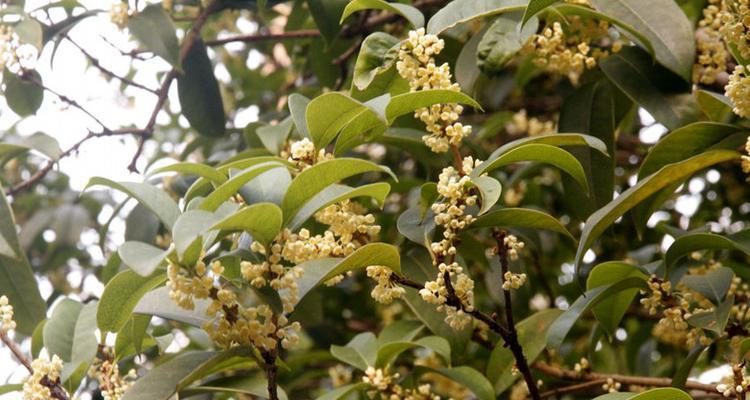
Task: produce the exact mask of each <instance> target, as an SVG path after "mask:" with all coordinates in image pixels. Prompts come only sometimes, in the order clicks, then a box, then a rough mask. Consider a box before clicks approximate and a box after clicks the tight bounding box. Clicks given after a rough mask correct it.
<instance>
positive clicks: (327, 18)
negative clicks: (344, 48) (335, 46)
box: [306, 0, 349, 44]
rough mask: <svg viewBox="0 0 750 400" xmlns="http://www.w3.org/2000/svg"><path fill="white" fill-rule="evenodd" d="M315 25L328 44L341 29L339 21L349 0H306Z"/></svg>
mask: <svg viewBox="0 0 750 400" xmlns="http://www.w3.org/2000/svg"><path fill="white" fill-rule="evenodd" d="M306 1H307V7H308V8H309V10H310V15H312V17H313V20H315V25H316V26H317V27H318V29H319V30H320V33H321V34H322V35H323V38H325V40H326V42H328V43H329V44H330V43H331V42H333V40H334V39H335V38H336V35H338V33H339V31H340V30H341V25H340V24H339V21H340V20H341V14H342V13H343V12H344V8H345V7H346V4H347V3H348V2H349V0H306Z"/></svg>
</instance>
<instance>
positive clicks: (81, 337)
mask: <svg viewBox="0 0 750 400" xmlns="http://www.w3.org/2000/svg"><path fill="white" fill-rule="evenodd" d="M97 307H98V302H96V301H92V302H90V303H86V304H85V305H84V306H83V309H81V312H80V313H78V320H76V324H75V329H74V331H73V332H74V333H73V347H72V349H71V352H70V361H71V364H70V365H72V366H73V367H74V368H75V369H78V368H80V367H81V365H85V366H87V367H88V365H89V364H90V363H91V362H92V361H93V360H94V358H95V357H96V352H97V350H98V348H99V341H98V340H97V339H96V309H97Z"/></svg>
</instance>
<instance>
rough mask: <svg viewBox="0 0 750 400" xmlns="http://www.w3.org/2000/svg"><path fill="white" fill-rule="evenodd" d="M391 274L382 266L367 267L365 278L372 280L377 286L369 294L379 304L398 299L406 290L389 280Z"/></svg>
mask: <svg viewBox="0 0 750 400" xmlns="http://www.w3.org/2000/svg"><path fill="white" fill-rule="evenodd" d="M392 274H393V272H391V270H390V269H388V267H384V266H382V265H370V266H369V267H367V276H369V277H370V278H372V279H374V280H375V282H377V284H376V285H375V287H374V288H373V289H372V292H370V295H372V298H373V299H375V300H376V301H377V302H379V303H383V304H389V303H391V302H392V301H393V300H395V299H400V298H401V297H402V296H403V295H404V293H406V290H405V289H404V288H402V287H401V286H399V285H398V284H397V283H396V282H394V281H393V279H391V276H392Z"/></svg>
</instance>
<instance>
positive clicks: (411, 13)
mask: <svg viewBox="0 0 750 400" xmlns="http://www.w3.org/2000/svg"><path fill="white" fill-rule="evenodd" d="M362 10H385V11H390V12H392V13H394V14H398V15H400V16H402V17H404V18H406V20H407V21H409V23H410V24H411V25H412V26H413V27H414V29H417V28H421V27H423V26H424V15H422V12H421V11H419V9H417V8H415V7H413V6H410V5H407V4H400V3H389V2H387V1H383V0H353V1H351V2H350V3H349V4H347V5H346V8H345V9H344V13H343V14H342V15H341V20H340V21H339V23H343V22H344V20H345V19H347V18H348V17H349V16H350V15H352V14H354V13H355V12H357V11H362Z"/></svg>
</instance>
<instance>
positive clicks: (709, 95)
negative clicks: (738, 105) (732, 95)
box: [693, 89, 732, 122]
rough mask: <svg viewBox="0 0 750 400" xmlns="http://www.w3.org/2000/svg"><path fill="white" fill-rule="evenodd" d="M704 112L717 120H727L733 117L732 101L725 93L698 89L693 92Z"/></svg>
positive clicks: (710, 118)
mask: <svg viewBox="0 0 750 400" xmlns="http://www.w3.org/2000/svg"><path fill="white" fill-rule="evenodd" d="M693 93H694V94H695V100H696V101H697V102H698V106H699V107H700V109H701V111H703V114H704V115H705V116H706V117H708V119H709V120H711V121H715V122H727V121H729V119H730V118H731V117H732V102H731V101H730V100H729V98H727V97H726V96H724V95H721V94H719V93H714V92H710V91H708V90H703V89H697V90H695V91H694V92H693Z"/></svg>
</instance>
